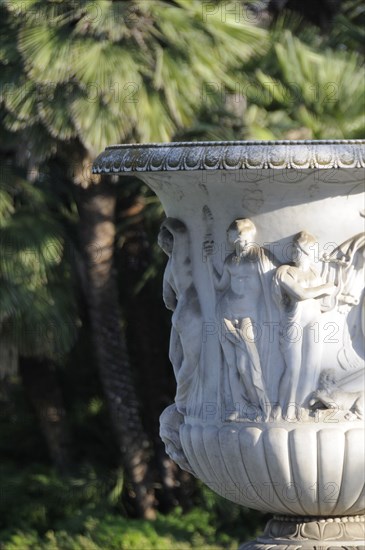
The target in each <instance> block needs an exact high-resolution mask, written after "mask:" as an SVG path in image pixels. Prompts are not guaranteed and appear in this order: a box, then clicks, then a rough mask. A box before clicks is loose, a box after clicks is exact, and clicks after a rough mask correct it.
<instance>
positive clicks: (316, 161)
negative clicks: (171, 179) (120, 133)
mask: <svg viewBox="0 0 365 550" xmlns="http://www.w3.org/2000/svg"><path fill="white" fill-rule="evenodd" d="M364 167H365V140H363V139H348V140H346V139H341V140H278V141H201V142H199V141H197V142H172V143H146V144H122V145H119V144H118V145H111V146H110V147H107V148H106V149H105V151H104V152H103V153H101V154H100V155H99V156H98V157H97V158H96V160H95V162H94V164H93V173H95V174H118V173H130V172H137V173H138V172H170V171H171V172H173V171H202V170H203V171H204V170H262V169H264V170H266V169H274V170H275V169H276V170H283V169H295V170H308V169H327V170H328V169H337V168H340V169H351V168H352V169H354V168H364Z"/></svg>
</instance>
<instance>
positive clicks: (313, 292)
mask: <svg viewBox="0 0 365 550" xmlns="http://www.w3.org/2000/svg"><path fill="white" fill-rule="evenodd" d="M293 245H294V253H295V260H294V265H282V266H280V267H279V268H278V269H277V270H276V273H275V276H274V279H273V288H274V293H275V296H276V299H277V303H278V306H279V308H280V309H281V312H282V320H281V349H282V353H283V355H284V358H285V365H286V366H285V372H284V376H283V377H282V380H281V383H280V396H281V403H282V408H283V412H284V415H287V416H292V415H293V414H295V415H300V414H301V413H300V407H303V406H304V407H307V406H308V404H309V403H308V400H309V398H310V395H311V394H312V392H313V389H314V388H317V386H318V380H319V375H320V368H321V355H322V344H321V339H318V340H317V341H316V339H315V338H314V335H313V326H314V324H315V323H317V322H319V320H320V317H321V298H323V297H324V296H329V295H331V294H333V293H334V292H335V291H336V287H335V285H334V284H333V283H330V282H325V281H324V279H323V278H322V277H321V275H320V273H319V272H318V271H317V269H316V265H315V263H316V262H315V249H316V248H315V245H316V239H315V237H313V235H311V234H310V233H307V232H306V231H301V232H300V233H298V234H297V235H296V236H295V237H294V239H293Z"/></svg>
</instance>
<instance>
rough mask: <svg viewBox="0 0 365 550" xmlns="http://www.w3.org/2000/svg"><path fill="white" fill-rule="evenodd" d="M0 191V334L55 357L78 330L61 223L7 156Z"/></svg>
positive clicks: (25, 351) (24, 349)
mask: <svg viewBox="0 0 365 550" xmlns="http://www.w3.org/2000/svg"><path fill="white" fill-rule="evenodd" d="M0 197H1V199H2V201H1V206H0V243H1V251H0V284H1V287H2V292H1V295H0V323H1V325H0V326H1V336H2V338H4V339H6V340H8V341H9V342H11V343H12V344H14V345H16V347H17V349H18V351H19V353H20V354H22V355H25V356H31V355H32V356H38V357H48V358H54V359H57V358H58V357H59V356H62V354H64V353H66V352H68V351H69V350H70V347H71V346H72V344H73V342H74V340H75V335H76V330H77V327H76V319H77V318H76V310H75V303H74V300H73V297H72V293H70V287H71V279H70V277H71V276H70V271H69V264H68V262H67V261H65V258H64V253H65V238H66V235H65V231H64V228H63V227H62V225H61V224H60V223H59V221H58V220H57V219H56V218H55V216H54V213H52V212H51V211H50V208H49V205H48V204H47V198H46V195H45V193H44V192H43V191H42V189H41V188H40V187H39V186H38V185H36V184H35V183H34V184H32V183H30V182H28V181H27V180H26V179H25V174H24V173H22V171H21V170H20V169H19V168H15V167H14V166H13V164H12V163H11V162H10V161H8V162H7V163H5V162H4V165H3V167H2V170H1V177H0ZM35 216H36V223H35Z"/></svg>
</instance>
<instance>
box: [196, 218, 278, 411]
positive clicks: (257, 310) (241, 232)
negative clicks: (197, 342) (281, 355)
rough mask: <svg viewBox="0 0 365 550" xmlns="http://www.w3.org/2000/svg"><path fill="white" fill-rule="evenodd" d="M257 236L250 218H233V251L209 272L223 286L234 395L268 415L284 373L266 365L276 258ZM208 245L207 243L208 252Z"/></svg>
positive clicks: (220, 304)
mask: <svg viewBox="0 0 365 550" xmlns="http://www.w3.org/2000/svg"><path fill="white" fill-rule="evenodd" d="M255 236H256V227H255V225H254V224H253V222H252V221H251V220H249V219H238V220H235V221H234V222H233V223H232V224H231V225H230V226H229V228H228V230H227V239H228V242H229V243H230V244H231V245H232V246H233V247H234V248H235V251H234V252H233V253H232V254H230V255H229V256H228V257H227V258H226V260H225V262H224V265H223V271H222V273H221V274H219V273H218V271H217V270H216V269H215V267H214V266H212V268H211V276H212V278H213V284H214V287H215V289H216V290H217V291H221V294H220V296H219V297H218V299H217V315H218V318H219V320H220V321H221V323H222V328H223V330H222V334H221V346H222V349H223V354H224V356H225V360H226V364H227V365H228V374H229V384H230V391H231V395H232V398H233V400H234V402H236V401H239V402H240V403H241V404H242V402H243V404H247V405H249V406H250V405H252V406H254V407H256V411H257V412H259V416H261V418H267V417H268V415H269V414H270V412H271V407H272V405H275V404H276V401H277V399H276V398H277V391H276V390H275V379H279V378H280V375H279V376H278V373H277V372H276V373H272V372H271V373H270V372H269V370H268V353H269V349H268V346H267V345H265V342H264V340H265V338H263V335H262V328H263V327H264V324H265V322H266V323H269V321H270V313H269V311H268V310H270V301H271V293H270V290H271V289H270V281H271V277H272V273H273V271H274V268H275V267H276V266H277V262H276V261H275V259H274V258H273V256H272V255H271V254H270V253H269V252H268V251H267V250H265V249H263V248H261V247H259V246H258V245H257V244H256V243H255V242H254V239H255ZM210 245H211V243H210ZM210 245H209V243H208V244H207V245H206V253H207V254H208V256H209V252H210ZM237 372H238V374H239V379H238V380H237Z"/></svg>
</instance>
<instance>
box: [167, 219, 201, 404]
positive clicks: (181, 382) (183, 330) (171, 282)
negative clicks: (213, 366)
mask: <svg viewBox="0 0 365 550" xmlns="http://www.w3.org/2000/svg"><path fill="white" fill-rule="evenodd" d="M158 243H159V245H160V247H161V248H162V250H163V251H164V252H165V253H166V254H167V256H168V257H169V260H168V262H167V265H166V269H165V274H164V279H163V300H164V303H165V305H166V307H167V308H168V309H170V310H171V311H173V315H172V319H171V322H172V331H171V339H170V360H171V363H172V365H173V368H174V374H175V378H176V383H177V391H176V398H175V401H176V406H177V410H178V411H179V412H180V413H182V414H186V405H187V400H188V397H189V391H190V388H191V384H192V382H193V380H194V376H195V373H196V370H197V367H198V365H199V358H200V350H201V344H202V317H201V309H200V304H199V299H198V295H197V292H196V289H195V286H194V284H193V275H192V266H191V260H190V239H189V234H188V230H187V227H186V226H185V224H184V223H182V222H181V221H180V220H177V219H175V218H167V219H166V220H165V221H164V222H163V224H162V225H161V229H160V233H159V236H158Z"/></svg>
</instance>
